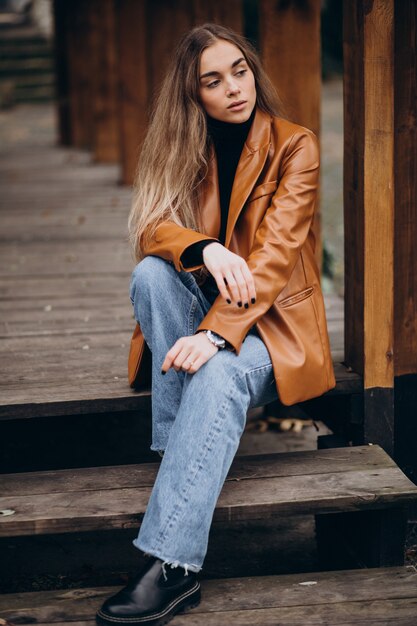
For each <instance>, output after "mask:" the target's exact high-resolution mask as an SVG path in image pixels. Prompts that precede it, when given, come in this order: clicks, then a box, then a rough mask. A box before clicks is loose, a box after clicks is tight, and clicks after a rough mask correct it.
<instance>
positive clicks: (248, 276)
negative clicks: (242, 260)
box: [242, 265, 256, 304]
mask: <svg viewBox="0 0 417 626" xmlns="http://www.w3.org/2000/svg"><path fill="white" fill-rule="evenodd" d="M242 274H243V276H244V278H245V280H246V285H247V288H248V294H249V299H250V300H249V304H254V303H255V302H254V301H256V287H255V281H254V279H253V276H252V272H251V271H250V269H249V268H248V266H247V265H243V266H242Z"/></svg>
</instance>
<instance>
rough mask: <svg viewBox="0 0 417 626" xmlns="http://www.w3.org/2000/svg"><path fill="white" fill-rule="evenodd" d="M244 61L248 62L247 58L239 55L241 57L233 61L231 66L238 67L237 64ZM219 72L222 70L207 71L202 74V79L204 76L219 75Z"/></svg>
mask: <svg viewBox="0 0 417 626" xmlns="http://www.w3.org/2000/svg"><path fill="white" fill-rule="evenodd" d="M242 61H244V62H245V63H246V59H245V58H244V57H239V59H236V61H233V63H232V65H231V68H232V69H233V68H234V67H236V65H239V63H242ZM219 74H220V72H217V71H213V72H206V73H205V74H201V76H200V80H201V79H202V78H207V77H208V76H218V75H219Z"/></svg>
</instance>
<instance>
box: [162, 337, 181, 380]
mask: <svg viewBox="0 0 417 626" xmlns="http://www.w3.org/2000/svg"><path fill="white" fill-rule="evenodd" d="M181 349H182V346H181V344H180V343H179V341H178V340H177V341H176V342H175V343H174V345H173V346H172V348H170V349H169V350H168V352H167V353H166V355H165V359H164V361H163V363H162V365H161V371H163V372H165V373H166V372H167V371H168V370H169V368H170V367H171V366H172V364H173V361H174V360H175V359H176V357H177V356H178V354H179V352H180V351H181Z"/></svg>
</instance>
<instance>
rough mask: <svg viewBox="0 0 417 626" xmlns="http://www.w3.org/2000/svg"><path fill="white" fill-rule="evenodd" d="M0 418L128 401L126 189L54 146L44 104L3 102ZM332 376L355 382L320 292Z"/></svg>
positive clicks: (336, 318) (134, 400) (339, 325)
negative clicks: (6, 107) (9, 106)
mask: <svg viewBox="0 0 417 626" xmlns="http://www.w3.org/2000/svg"><path fill="white" fill-rule="evenodd" d="M0 131H1V134H2V141H1V146H0V181H1V188H2V191H1V195H0V210H1V223H2V228H1V233H0V294H1V305H0V306H1V313H2V314H1V326H0V338H1V348H0V362H1V366H0V367H1V380H0V390H1V405H0V418H1V419H10V418H19V417H21V418H28V417H35V416H45V415H59V414H67V413H86V412H101V411H112V410H128V409H135V408H137V407H138V401H139V399H138V395H140V396H141V397H142V398H143V401H144V402H146V401H147V400H148V398H147V395H148V394H137V393H134V392H132V390H131V389H130V388H129V386H128V383H127V369H126V364H127V354H128V347H129V340H130V335H131V332H132V330H133V326H134V320H133V317H132V307H131V303H130V300H129V281H130V274H131V271H132V269H133V267H134V261H133V259H132V258H131V256H130V252H129V248H128V244H127V216H128V212H129V208H130V189H129V188H127V187H121V186H119V185H118V168H117V166H113V165H98V164H94V163H92V162H91V157H90V154H89V153H86V152H83V151H80V150H74V149H64V148H61V147H56V146H55V145H54V141H55V140H54V128H53V116H52V109H50V108H49V107H47V106H39V107H37V106H36V107H33V106H31V107H29V106H21V107H18V108H17V109H15V110H14V111H13V112H11V113H5V112H3V113H1V116H0ZM326 309H327V315H328V324H329V332H330V340H331V346H332V354H333V359H334V362H335V369H336V375H337V379H338V387H337V389H336V390H335V391H334V393H338V392H340V391H346V390H347V389H348V388H358V389H359V388H360V384H361V383H360V379H359V378H358V377H357V376H356V375H354V374H352V373H349V372H347V371H346V369H345V368H344V367H343V366H342V365H341V362H342V361H343V301H342V300H341V299H340V298H338V297H336V296H326Z"/></svg>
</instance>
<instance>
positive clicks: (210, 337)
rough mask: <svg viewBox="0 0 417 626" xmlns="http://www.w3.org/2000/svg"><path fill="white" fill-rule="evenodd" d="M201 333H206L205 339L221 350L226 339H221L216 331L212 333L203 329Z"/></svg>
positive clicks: (224, 345)
mask: <svg viewBox="0 0 417 626" xmlns="http://www.w3.org/2000/svg"><path fill="white" fill-rule="evenodd" d="M203 333H206V335H207V339H208V340H209V341H211V343H213V344H214V345H215V346H217V347H218V348H219V350H223V348H225V347H226V339H223V337H220V335H218V334H217V333H214V332H213V331H212V330H203Z"/></svg>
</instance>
